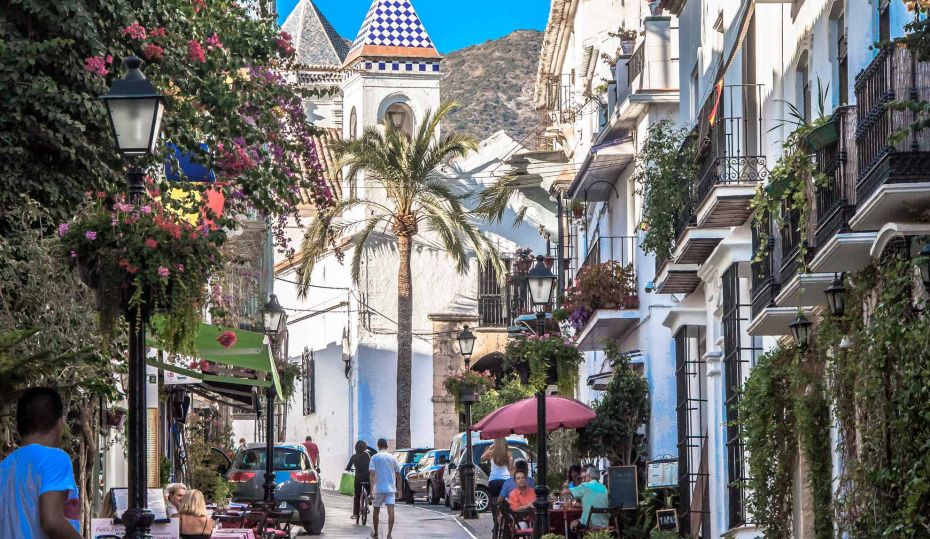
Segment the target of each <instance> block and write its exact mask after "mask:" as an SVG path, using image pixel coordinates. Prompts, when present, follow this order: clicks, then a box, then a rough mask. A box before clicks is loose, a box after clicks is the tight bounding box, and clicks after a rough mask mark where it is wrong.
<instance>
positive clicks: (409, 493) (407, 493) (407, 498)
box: [404, 481, 413, 504]
mask: <svg viewBox="0 0 930 539" xmlns="http://www.w3.org/2000/svg"><path fill="white" fill-rule="evenodd" d="M404 502H406V503H410V504H412V503H413V490H411V489H410V485H409V484H408V483H407V482H406V481H404Z"/></svg>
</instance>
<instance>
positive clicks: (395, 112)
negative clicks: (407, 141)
mask: <svg viewBox="0 0 930 539" xmlns="http://www.w3.org/2000/svg"><path fill="white" fill-rule="evenodd" d="M382 121H384V122H386V123H389V124H390V125H392V126H394V127H395V128H396V129H400V130H402V131H403V132H404V133H407V135H409V136H413V125H414V118H413V110H411V108H410V107H409V106H407V104H406V103H392V104H391V105H390V106H389V107H388V108H387V110H386V111H385V113H384V118H383V119H382Z"/></svg>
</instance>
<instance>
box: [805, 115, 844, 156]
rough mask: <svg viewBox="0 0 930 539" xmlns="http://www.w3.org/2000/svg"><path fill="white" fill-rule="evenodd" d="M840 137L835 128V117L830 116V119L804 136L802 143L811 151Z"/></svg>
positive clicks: (821, 147)
mask: <svg viewBox="0 0 930 539" xmlns="http://www.w3.org/2000/svg"><path fill="white" fill-rule="evenodd" d="M839 138H840V136H839V132H838V131H837V128H836V117H835V116H834V117H833V118H830V121H828V122H827V123H825V124H823V125H821V126H820V127H818V128H816V129H814V130H813V131H811V132H810V133H808V134H807V136H806V137H804V144H805V145H806V146H807V147H808V148H809V149H810V150H811V151H812V152H816V151H819V150H822V149H823V148H825V147H827V146H829V145H830V144H833V143H835V142H836V141H838V140H839Z"/></svg>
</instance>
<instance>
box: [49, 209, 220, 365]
mask: <svg viewBox="0 0 930 539" xmlns="http://www.w3.org/2000/svg"><path fill="white" fill-rule="evenodd" d="M194 193H197V192H196V191H195V192H194ZM199 196H200V194H199V193H197V194H196V195H195V194H192V195H191V199H197V200H193V201H190V200H188V204H189V205H188V206H186V211H187V212H190V210H191V208H196V207H197V206H195V205H194V204H200V203H201V201H200V200H199ZM140 198H142V197H140ZM182 207H184V206H182ZM184 212H185V210H184V209H181V208H167V207H165V206H163V205H162V203H161V202H160V201H158V200H151V199H146V200H145V201H140V202H135V203H130V202H128V201H127V200H126V198H125V196H124V195H117V196H115V197H108V196H107V195H106V193H97V194H96V195H91V196H90V197H89V200H88V201H87V202H86V204H85V205H84V206H83V207H82V209H81V210H80V211H79V212H78V214H77V216H76V217H75V219H74V220H73V221H71V222H67V223H62V224H61V225H59V227H58V235H59V237H60V238H61V248H62V251H63V256H65V257H66V258H67V259H68V260H69V261H70V263H71V264H72V265H73V267H76V268H77V270H78V273H79V275H80V277H81V280H82V281H83V282H84V283H85V284H86V285H87V286H88V287H90V288H91V289H92V290H94V292H95V293H96V295H97V305H98V308H99V309H100V312H101V321H102V322H103V326H102V328H101V329H102V330H103V332H104V334H106V335H109V334H110V333H111V332H112V328H113V324H114V323H115V320H116V318H117V317H118V316H127V317H128V316H135V317H137V319H143V320H144V319H147V318H148V315H150V314H152V313H155V312H158V313H160V314H161V315H162V316H161V321H160V322H159V327H158V328H156V336H157V337H158V339H159V341H160V344H161V345H162V346H163V348H164V349H165V350H166V351H168V352H178V353H185V352H188V353H191V352H195V350H193V341H194V338H195V337H196V335H197V331H198V329H199V325H200V321H201V318H202V314H203V311H204V308H205V307H206V306H207V305H208V303H209V297H208V292H207V291H208V287H207V284H208V281H209V278H210V275H211V274H212V273H213V272H214V271H215V270H217V269H218V268H219V267H220V266H221V264H222V254H221V252H220V246H221V245H222V244H223V242H224V241H225V239H226V234H225V232H223V230H221V229H219V228H218V227H217V226H216V225H215V224H213V222H212V221H211V219H214V218H215V215H213V214H212V212H211V211H210V210H208V209H204V210H201V212H200V213H199V214H198V212H197V211H195V212H194V213H193V214H192V215H191V214H188V215H185V213H184ZM143 315H144V316H143Z"/></svg>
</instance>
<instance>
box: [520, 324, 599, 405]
mask: <svg viewBox="0 0 930 539" xmlns="http://www.w3.org/2000/svg"><path fill="white" fill-rule="evenodd" d="M583 361H584V354H582V353H581V352H580V351H579V350H578V348H577V347H576V346H575V345H574V344H573V343H572V342H571V341H566V340H565V339H563V338H562V337H561V336H556V335H543V336H536V335H530V336H527V337H518V338H515V339H511V340H510V341H509V342H508V343H507V348H506V350H505V351H504V362H503V365H504V369H510V370H514V371H517V372H526V373H528V376H527V383H528V385H529V386H530V387H532V388H533V389H534V390H537V391H538V390H542V389H545V388H546V386H548V385H552V384H555V385H557V386H558V388H559V393H560V394H562V395H566V396H572V395H574V394H575V386H576V385H577V384H578V365H579V364H581V362H583Z"/></svg>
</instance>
